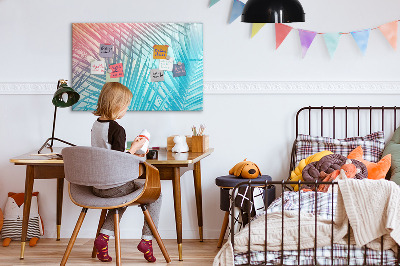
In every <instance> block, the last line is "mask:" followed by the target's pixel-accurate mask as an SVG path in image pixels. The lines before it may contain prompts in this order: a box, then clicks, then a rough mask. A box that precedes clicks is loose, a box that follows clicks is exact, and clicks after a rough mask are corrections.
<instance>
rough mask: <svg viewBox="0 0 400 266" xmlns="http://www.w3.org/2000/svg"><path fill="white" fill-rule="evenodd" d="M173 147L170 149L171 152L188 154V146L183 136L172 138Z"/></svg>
mask: <svg viewBox="0 0 400 266" xmlns="http://www.w3.org/2000/svg"><path fill="white" fill-rule="evenodd" d="M174 142H175V146H174V147H173V148H172V152H188V151H189V146H188V145H187V143H186V137H185V136H179V135H178V136H175V137H174Z"/></svg>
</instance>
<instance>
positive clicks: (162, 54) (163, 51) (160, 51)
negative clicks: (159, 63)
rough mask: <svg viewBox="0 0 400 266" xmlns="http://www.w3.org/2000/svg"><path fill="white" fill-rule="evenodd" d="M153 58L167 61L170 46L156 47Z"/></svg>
mask: <svg viewBox="0 0 400 266" xmlns="http://www.w3.org/2000/svg"><path fill="white" fill-rule="evenodd" d="M153 48H154V51H153V58H154V59H165V58H166V57H167V55H168V45H154V46H153Z"/></svg>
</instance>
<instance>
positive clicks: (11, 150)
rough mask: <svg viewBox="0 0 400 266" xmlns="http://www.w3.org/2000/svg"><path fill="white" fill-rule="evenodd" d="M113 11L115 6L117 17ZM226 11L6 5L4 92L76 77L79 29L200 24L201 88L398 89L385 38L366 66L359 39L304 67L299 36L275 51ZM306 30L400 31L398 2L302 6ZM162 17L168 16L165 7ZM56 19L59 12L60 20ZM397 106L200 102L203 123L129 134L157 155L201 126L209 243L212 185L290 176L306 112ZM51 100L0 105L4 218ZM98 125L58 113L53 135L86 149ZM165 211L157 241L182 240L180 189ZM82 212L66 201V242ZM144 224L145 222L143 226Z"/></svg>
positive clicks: (50, 208) (131, 222)
mask: <svg viewBox="0 0 400 266" xmlns="http://www.w3.org/2000/svg"><path fill="white" fill-rule="evenodd" d="M110 3H113V4H112V5H111V4H110ZM230 3H231V1H230V0H221V1H220V2H219V3H217V4H216V5H215V6H214V7H213V8H211V9H208V8H207V6H208V0H202V1H199V0H198V1H194V0H171V1H165V0H164V1H162V0H147V1H138V0H136V1H135V0H123V1H122V0H120V1H113V2H110V1H104V0H100V1H99V0H96V1H94V0H86V1H77V0H71V1H50V0H42V1H27V0H0V58H1V61H2V63H1V64H0V82H8V83H14V82H28V83H29V82H56V81H57V80H58V79H59V78H67V79H68V78H70V76H71V23H73V22H151V21H153V22H203V23H204V79H205V81H208V82H211V81H273V80H275V81H298V80H304V81H333V80H337V81H399V80H400V79H399V75H398V71H399V70H398V69H399V63H398V62H400V60H399V54H400V53H399V52H395V51H393V50H391V48H390V45H389V44H388V43H387V42H386V41H385V39H384V37H383V35H382V34H381V33H380V32H379V31H373V32H372V33H371V39H370V43H369V49H368V51H367V54H366V55H365V56H364V57H363V56H361V53H360V52H359V50H358V48H357V46H356V44H355V42H354V40H352V38H351V36H349V35H345V36H343V38H342V40H341V43H340V45H339V48H338V50H337V53H336V56H335V58H334V59H332V60H331V59H329V56H328V53H327V51H326V47H325V44H324V43H323V40H322V37H321V36H318V37H317V39H316V40H315V43H313V44H312V46H311V49H310V50H309V52H308V54H307V56H306V58H305V59H301V55H300V53H301V51H300V45H299V40H298V34H297V32H296V31H295V32H292V33H290V35H289V36H288V38H287V40H286V41H285V42H284V43H283V44H282V46H281V47H280V48H279V50H278V51H275V50H274V46H275V40H274V38H275V37H274V30H273V25H266V26H265V27H264V28H263V29H262V30H261V32H260V33H259V34H258V35H256V36H255V37H254V38H253V39H251V40H250V38H249V35H250V32H251V27H250V25H248V24H244V23H240V22H239V21H235V22H234V23H233V24H232V25H228V24H227V20H228V16H229V10H230ZM302 4H303V6H304V9H305V11H306V13H307V14H306V19H307V22H306V23H303V24H294V25H293V26H294V27H301V28H304V29H309V30H317V31H321V32H327V31H350V30H357V29H363V28H366V27H375V26H378V25H380V24H383V23H386V22H390V21H393V20H396V19H399V17H398V12H397V10H399V8H400V3H399V2H398V1H389V0H385V1H380V2H379V3H377V2H376V1H372V0H364V1H361V0H354V1H351V2H349V1H344V0H338V1H335V2H333V1H331V2H326V1H316V0H303V1H302ZM164 6H165V7H164ZM57 12H60V13H59V14H57ZM398 100H399V95H398V94H395V95H379V94H377V95H362V94H360V95H349V94H346V95H337V94H332V95H316V94H314V95H310V94H305V95H302V94H296V95H290V94H289V95H288V94H286V95H283V94H258V95H234V94H227V95H214V94H205V95H204V111H202V112H130V113H128V114H127V115H126V116H125V117H124V118H123V119H122V120H121V124H122V125H123V126H124V127H125V128H126V131H127V134H128V138H131V139H132V138H133V137H134V136H136V135H137V133H138V132H139V131H140V130H141V129H142V128H147V129H148V130H149V131H150V132H152V133H153V135H152V136H153V141H154V142H153V145H154V146H165V145H166V138H167V136H169V135H172V134H176V133H183V134H189V133H190V127H191V126H192V125H193V124H200V123H205V124H206V125H207V131H208V132H207V133H208V134H209V135H210V137H211V139H210V142H211V146H212V147H214V148H215V152H214V153H213V154H212V155H211V156H210V157H208V158H206V159H205V160H204V161H203V163H202V170H203V172H202V174H203V178H202V180H203V181H202V182H203V212H204V230H205V238H218V235H219V230H220V226H221V222H222V217H223V214H222V212H221V211H220V210H219V191H218V188H217V187H216V186H215V183H214V179H215V177H217V176H220V175H224V174H226V173H227V172H228V170H229V169H230V168H231V167H232V166H233V165H234V164H235V163H236V162H238V161H240V160H242V159H244V158H246V157H247V158H248V159H249V160H252V161H255V162H256V163H257V164H258V165H259V166H260V168H261V171H262V172H263V174H269V175H271V176H272V177H273V179H275V180H280V179H282V178H284V177H285V176H286V173H287V171H288V164H289V160H288V158H289V153H290V146H291V143H292V141H293V138H294V127H293V125H294V115H295V112H296V111H297V110H298V109H299V108H301V107H302V106H308V105H337V106H339V105H377V106H382V105H387V106H391V105H396V104H397V105H398ZM52 112H53V106H52V105H51V95H0V125H1V126H0V207H3V206H4V203H5V200H6V197H7V192H9V191H14V192H22V191H23V190H24V177H25V168H24V167H23V166H14V165H12V164H10V163H9V162H8V160H9V158H11V157H14V156H17V155H20V154H22V153H26V152H28V151H31V150H35V149H37V148H38V147H40V146H41V144H42V143H43V141H44V140H45V139H46V138H47V137H49V136H50V133H51V123H52ZM94 119H95V118H94V116H93V115H91V114H90V113H88V112H72V111H71V110H69V109H67V110H61V109H60V110H59V112H58V123H57V129H56V135H57V137H59V138H62V139H66V140H69V141H71V142H73V143H75V144H78V145H89V144H90V128H91V124H92V122H93V120H94ZM34 190H35V191H39V192H40V196H39V197H40V202H39V205H40V211H41V214H42V217H43V220H44V222H45V226H46V228H45V229H46V235H45V237H55V226H54V225H55V218H56V217H55V208H56V182H55V180H50V181H49V180H47V181H46V180H39V181H36V182H35V186H34ZM162 190H163V195H164V198H163V199H164V202H163V207H162V213H161V219H160V226H159V230H160V233H161V235H162V237H164V238H175V237H176V235H175V220H174V216H173V215H171V213H172V211H173V200H172V188H171V183H170V182H169V181H163V182H162ZM182 210H183V211H182V212H183V213H182V215H183V236H184V238H196V237H197V218H196V211H195V199H194V191H193V181H192V176H191V174H190V173H186V174H185V175H184V176H183V177H182ZM79 211H80V210H79V208H78V207H76V206H74V205H73V204H72V203H71V202H70V200H69V199H68V195H67V191H66V190H65V191H64V215H63V220H62V234H61V236H62V237H70V234H71V232H72V229H73V226H74V224H75V222H76V219H77V217H78V213H79ZM98 215H99V212H97V211H90V212H89V213H88V216H87V220H86V221H85V222H84V224H83V227H82V229H81V233H80V235H79V236H80V237H93V234H94V230H95V227H96V226H97V220H98ZM138 217H139V218H138ZM141 217H142V216H141V214H140V211H139V209H138V208H130V210H129V211H128V212H127V213H126V216H125V217H124V219H123V220H122V222H121V226H122V237H123V238H139V237H140V229H141V224H142V218H141Z"/></svg>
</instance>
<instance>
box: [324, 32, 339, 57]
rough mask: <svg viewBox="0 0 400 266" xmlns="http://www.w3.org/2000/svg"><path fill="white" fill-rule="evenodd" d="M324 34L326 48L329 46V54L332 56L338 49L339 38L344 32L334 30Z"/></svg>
mask: <svg viewBox="0 0 400 266" xmlns="http://www.w3.org/2000/svg"><path fill="white" fill-rule="evenodd" d="M323 36H324V40H325V44H326V48H328V52H329V55H330V56H331V58H332V57H333V54H334V53H335V51H336V48H337V47H338V44H339V39H340V36H342V34H340V33H339V32H333V33H325V34H324V35H323Z"/></svg>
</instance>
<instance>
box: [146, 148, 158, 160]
mask: <svg viewBox="0 0 400 266" xmlns="http://www.w3.org/2000/svg"><path fill="white" fill-rule="evenodd" d="M146 158H147V159H149V160H157V159H158V150H149V152H148V153H147V154H146Z"/></svg>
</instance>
